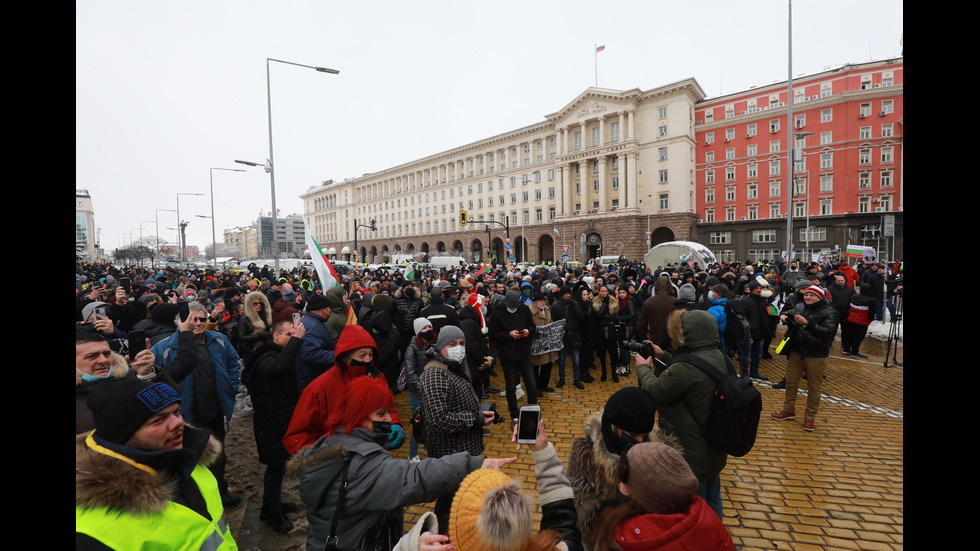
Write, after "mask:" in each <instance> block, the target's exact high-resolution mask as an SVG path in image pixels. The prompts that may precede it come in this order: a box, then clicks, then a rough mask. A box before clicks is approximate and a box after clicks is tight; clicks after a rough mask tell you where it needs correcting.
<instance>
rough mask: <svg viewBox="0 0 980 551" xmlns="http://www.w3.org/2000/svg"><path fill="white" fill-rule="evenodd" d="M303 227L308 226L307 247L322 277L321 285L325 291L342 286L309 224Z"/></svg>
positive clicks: (317, 271) (318, 273)
mask: <svg viewBox="0 0 980 551" xmlns="http://www.w3.org/2000/svg"><path fill="white" fill-rule="evenodd" d="M303 225H304V226H306V247H307V248H308V249H310V258H312V259H313V265H314V266H316V273H317V275H319V276H320V285H322V286H323V289H324V290H326V289H330V288H331V287H336V286H337V285H340V277H339V276H338V275H337V272H336V271H335V270H334V269H333V265H332V264H330V261H329V260H327V255H325V254H323V250H322V249H321V248H320V245H318V244H317V242H316V239H314V238H313V232H311V231H310V226H309V224H306V223H305V222H304V223H303Z"/></svg>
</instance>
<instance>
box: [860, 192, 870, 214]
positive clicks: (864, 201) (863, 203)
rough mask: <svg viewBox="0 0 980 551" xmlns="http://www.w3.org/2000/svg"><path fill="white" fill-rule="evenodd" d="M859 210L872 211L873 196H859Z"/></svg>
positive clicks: (863, 211)
mask: <svg viewBox="0 0 980 551" xmlns="http://www.w3.org/2000/svg"><path fill="white" fill-rule="evenodd" d="M858 212H861V213H866V212H871V197H868V196H867V195H866V196H864V197H858Z"/></svg>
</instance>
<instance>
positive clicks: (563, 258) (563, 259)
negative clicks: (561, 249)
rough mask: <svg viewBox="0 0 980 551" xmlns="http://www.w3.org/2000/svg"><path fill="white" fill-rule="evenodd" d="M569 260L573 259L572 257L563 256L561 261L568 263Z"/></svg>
mask: <svg viewBox="0 0 980 551" xmlns="http://www.w3.org/2000/svg"><path fill="white" fill-rule="evenodd" d="M569 258H571V257H570V256H568V255H567V254H563V255H561V261H562V262H568V259H569Z"/></svg>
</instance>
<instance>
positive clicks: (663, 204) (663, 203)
mask: <svg viewBox="0 0 980 551" xmlns="http://www.w3.org/2000/svg"><path fill="white" fill-rule="evenodd" d="M668 208H670V201H669V198H668V195H667V194H666V193H661V194H660V210H668Z"/></svg>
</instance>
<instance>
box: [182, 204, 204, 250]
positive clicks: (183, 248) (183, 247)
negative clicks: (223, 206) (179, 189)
mask: <svg viewBox="0 0 980 551" xmlns="http://www.w3.org/2000/svg"><path fill="white" fill-rule="evenodd" d="M181 195H204V194H203V193H178V194H177V227H178V228H180V229H179V230H177V232H178V233H177V244H178V245H179V246H180V256H179V258H180V263H181V264H184V263H186V262H187V254H186V250H185V247H186V243H184V227H185V225H184V223H183V222H181V220H180V196H181Z"/></svg>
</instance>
